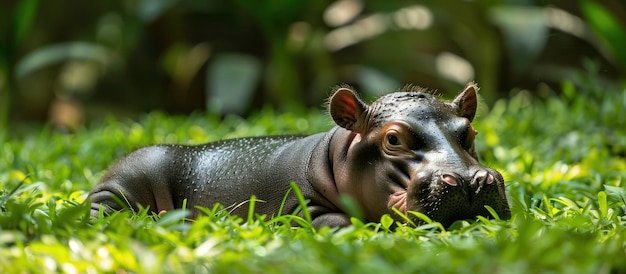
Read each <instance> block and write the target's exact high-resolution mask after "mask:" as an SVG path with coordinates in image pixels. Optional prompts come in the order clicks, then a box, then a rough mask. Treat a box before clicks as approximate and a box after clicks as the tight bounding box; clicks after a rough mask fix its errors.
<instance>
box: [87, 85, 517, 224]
mask: <svg viewBox="0 0 626 274" xmlns="http://www.w3.org/2000/svg"><path fill="white" fill-rule="evenodd" d="M477 89H478V88H477V87H476V85H475V84H473V83H470V84H468V86H467V87H466V88H465V90H463V91H462V92H461V93H460V94H459V95H458V96H457V97H456V98H455V99H454V100H453V101H452V102H450V103H444V102H441V101H440V100H439V99H438V98H437V97H435V96H433V95H432V94H430V93H428V92H425V91H424V90H422V89H420V88H416V87H412V86H409V87H407V88H405V89H404V90H403V91H400V92H395V93H390V94H387V95H385V96H383V97H381V98H379V99H378V100H376V101H375V102H374V103H372V104H371V105H368V104H366V103H364V102H363V101H362V100H361V99H360V98H359V97H358V96H357V95H356V93H355V92H354V91H353V90H352V89H351V88H349V87H347V86H340V87H337V88H335V90H334V91H333V95H332V96H331V98H330V100H329V110H330V114H331V117H332V118H333V120H334V121H335V123H337V125H338V126H337V127H335V128H333V129H332V130H331V131H329V132H327V133H320V134H316V135H312V136H308V137H296V136H285V137H259V138H243V139H234V140H225V141H220V142H215V143H209V144H205V145H199V146H182V145H157V146H151V147H146V148H142V149H139V150H137V151H135V152H132V153H130V154H129V155H127V156H126V157H124V158H122V159H121V160H120V161H118V162H117V163H116V164H115V165H114V166H113V167H111V168H110V169H109V171H108V172H107V173H106V174H105V175H104V176H103V178H102V179H101V181H100V182H99V183H98V184H97V185H96V187H95V188H94V189H93V190H92V191H91V193H90V194H89V198H90V199H91V202H92V211H91V214H92V215H93V216H97V215H98V211H99V210H100V209H102V210H104V211H105V213H110V212H111V211H112V210H120V209H123V208H125V207H131V208H134V209H136V208H138V205H141V206H144V207H146V206H149V207H150V209H151V210H152V211H154V212H161V211H163V210H165V211H167V210H171V209H174V208H180V207H181V206H182V204H183V200H184V199H187V208H190V209H191V208H194V206H203V207H212V206H213V205H214V204H215V203H221V204H222V205H224V206H226V207H229V209H231V210H232V213H233V214H237V215H239V216H242V217H245V216H247V213H248V212H247V211H248V205H247V204H246V201H247V200H249V199H250V197H251V196H252V195H255V196H256V197H257V199H260V200H263V201H264V202H262V203H257V204H256V209H255V212H256V213H260V214H266V215H269V216H271V215H275V214H277V211H278V209H279V208H280V205H281V201H282V199H283V197H284V196H285V193H287V191H288V190H289V188H290V186H289V185H290V182H292V181H295V182H297V184H298V186H299V187H300V188H301V189H302V192H303V194H304V196H305V198H306V199H307V200H308V201H309V202H308V210H309V211H310V213H311V215H312V217H313V223H314V225H315V226H318V227H319V226H324V225H329V226H346V225H349V224H350V221H349V217H348V216H347V215H346V213H345V211H344V210H343V206H342V204H341V202H340V199H339V197H340V195H350V196H352V198H354V199H355V200H356V201H357V202H358V204H359V205H360V206H361V209H362V211H363V213H364V215H365V216H364V217H365V219H366V220H367V221H374V222H376V221H379V220H380V217H381V216H382V215H383V214H387V213H388V214H391V215H392V216H393V217H394V218H395V219H396V220H398V221H400V222H405V220H404V219H403V218H401V217H400V216H397V215H396V214H395V213H394V212H393V210H392V208H396V209H398V210H399V211H400V212H403V213H404V214H406V215H407V216H409V217H410V218H411V219H412V221H413V222H416V223H420V220H418V219H416V218H415V217H414V216H413V215H412V214H408V212H409V211H419V212H422V213H424V214H426V215H427V216H429V217H430V218H431V219H433V220H434V221H438V222H441V223H442V224H443V225H444V226H448V225H450V224H451V223H452V222H454V221H455V220H461V219H474V218H475V217H476V216H478V215H481V216H486V217H490V214H489V213H488V211H487V210H486V209H485V205H489V206H491V207H492V208H493V209H494V210H495V211H496V212H497V213H498V215H499V216H500V217H501V218H503V219H508V218H510V210H509V206H508V203H507V200H506V195H505V191H504V180H503V178H502V175H501V174H500V173H499V172H497V171H496V170H493V169H490V168H486V167H484V166H482V165H481V164H480V163H479V162H478V160H477V157H476V153H475V151H474V142H473V141H474V136H475V135H476V134H477V132H476V131H475V130H474V128H473V127H472V126H471V121H472V120H473V119H474V115H475V112H476V102H477V100H476V92H477ZM114 196H117V197H122V199H121V200H122V201H124V202H123V204H122V205H120V204H118V203H117V202H116V201H115V200H116V199H115V198H114ZM118 200H120V199H118ZM297 206H298V203H297V200H296V198H295V196H294V195H293V193H291V194H289V196H288V198H287V200H286V204H285V206H284V209H283V212H284V213H291V212H293V211H294V210H295V209H296V207H297ZM197 214H199V211H198V210H194V211H193V216H196V215H197Z"/></svg>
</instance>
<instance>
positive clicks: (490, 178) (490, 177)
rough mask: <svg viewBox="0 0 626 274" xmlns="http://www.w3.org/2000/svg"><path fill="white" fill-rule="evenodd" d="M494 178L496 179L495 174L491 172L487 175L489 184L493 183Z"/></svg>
mask: <svg viewBox="0 0 626 274" xmlns="http://www.w3.org/2000/svg"><path fill="white" fill-rule="evenodd" d="M493 180H494V178H493V175H491V174H489V175H487V184H488V185H490V184H492V183H493Z"/></svg>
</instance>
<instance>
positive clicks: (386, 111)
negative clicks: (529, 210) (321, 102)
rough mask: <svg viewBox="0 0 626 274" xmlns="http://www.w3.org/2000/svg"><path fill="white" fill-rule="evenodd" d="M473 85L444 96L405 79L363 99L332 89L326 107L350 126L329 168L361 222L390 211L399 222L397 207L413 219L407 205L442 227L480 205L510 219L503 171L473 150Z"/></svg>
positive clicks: (471, 215)
mask: <svg viewBox="0 0 626 274" xmlns="http://www.w3.org/2000/svg"><path fill="white" fill-rule="evenodd" d="M477 90H478V87H477V86H476V84H474V83H469V84H468V85H467V87H466V88H465V89H464V90H463V91H462V92H461V93H460V94H459V95H457V96H456V98H455V99H454V100H453V101H452V102H449V103H446V102H442V101H440V100H439V99H438V98H437V97H436V96H435V95H433V94H431V93H429V92H427V91H426V90H424V89H421V88H418V87H415V86H408V87H405V88H404V89H403V90H402V91H399V92H395V93H390V94H387V95H385V96H382V97H380V98H379V99H378V100H376V101H375V102H374V103H372V104H369V105H368V104H366V103H365V102H363V101H362V100H361V99H360V98H359V97H358V96H357V94H356V93H355V92H354V91H353V90H352V89H351V88H350V87H347V86H340V87H337V88H335V90H334V92H333V95H332V96H331V98H330V101H329V109H330V114H331V116H332V118H333V120H334V121H335V122H336V123H337V125H339V126H340V127H343V128H345V129H347V130H349V131H350V132H351V134H350V135H349V136H350V137H349V138H348V141H347V142H348V144H346V147H347V152H346V153H344V154H343V155H344V156H343V162H344V165H343V167H342V168H341V169H340V170H339V169H337V168H335V170H334V172H335V177H336V178H335V179H336V184H337V188H338V190H339V192H340V193H346V194H348V195H350V196H352V197H353V198H354V199H356V200H357V201H358V202H359V204H360V205H361V206H362V209H363V212H364V214H365V218H366V219H367V220H368V221H378V220H380V217H381V216H382V215H383V214H385V213H390V214H391V216H393V217H394V218H396V219H397V220H398V221H400V222H403V221H404V220H403V219H402V218H401V217H400V216H397V214H394V213H393V210H392V208H396V209H398V210H399V211H400V212H403V213H405V215H406V216H408V217H409V218H411V219H412V221H414V222H416V223H421V220H420V219H418V218H417V217H415V215H413V214H407V213H408V211H418V212H421V213H424V214H425V215H426V216H428V217H430V218H431V219H432V220H434V221H437V222H440V223H441V224H443V225H444V226H446V227H447V226H449V225H450V224H452V223H453V222H454V221H456V220H462V219H474V218H475V217H476V216H479V215H480V216H485V217H491V214H489V212H488V211H487V209H486V208H485V205H489V206H490V207H492V208H493V209H494V210H495V211H496V213H497V214H498V215H499V217H500V218H503V219H508V218H510V215H511V213H510V209H509V206H508V203H507V199H506V195H505V189H504V179H503V178H502V175H501V174H500V173H499V172H498V171H496V170H494V169H491V168H487V167H485V166H483V165H481V164H480V163H479V162H478V158H477V155H476V152H475V151H474V137H475V136H476V134H477V131H476V130H475V129H474V128H473V127H472V125H471V122H472V120H473V119H474V115H475V114H476V105H477V98H476V92H477ZM381 201H384V202H381Z"/></svg>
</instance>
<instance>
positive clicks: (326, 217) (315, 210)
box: [308, 206, 352, 228]
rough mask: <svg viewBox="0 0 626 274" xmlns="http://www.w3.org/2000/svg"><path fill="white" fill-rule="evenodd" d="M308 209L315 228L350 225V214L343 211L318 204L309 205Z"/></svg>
mask: <svg viewBox="0 0 626 274" xmlns="http://www.w3.org/2000/svg"><path fill="white" fill-rule="evenodd" d="M308 210H309V212H310V213H311V216H312V218H313V220H312V221H311V222H312V224H313V227H315V228H320V227H323V226H330V227H346V226H350V225H352V222H350V216H348V215H347V214H345V213H339V212H335V211H331V210H329V209H327V208H323V207H320V206H310V207H308Z"/></svg>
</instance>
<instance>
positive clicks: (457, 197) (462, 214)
mask: <svg viewBox="0 0 626 274" xmlns="http://www.w3.org/2000/svg"><path fill="white" fill-rule="evenodd" d="M465 174H467V175H462V174H461V172H449V171H439V172H433V173H431V178H432V179H431V180H425V181H430V183H426V184H424V182H423V181H422V182H421V183H420V185H421V186H422V187H420V188H421V190H420V191H418V193H416V194H415V195H416V196H418V197H416V198H417V199H416V200H417V208H418V210H419V211H421V212H423V213H424V214H426V215H427V216H429V217H430V218H431V219H432V220H433V221H437V222H440V223H442V224H443V225H444V226H449V225H450V224H452V223H453V222H454V221H456V220H464V219H475V218H476V216H485V217H491V214H490V213H489V211H488V210H487V209H486V208H485V206H490V207H491V208H493V209H494V210H495V211H496V213H497V214H498V216H499V217H500V218H502V219H508V218H510V215H511V213H510V210H509V206H508V202H507V200H506V196H505V189H504V180H503V179H502V175H500V173H498V172H497V171H495V170H492V169H487V168H479V169H477V170H470V171H468V172H465ZM423 175H424V174H423V173H422V176H423ZM423 179H424V178H423V177H422V180H423Z"/></svg>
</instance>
